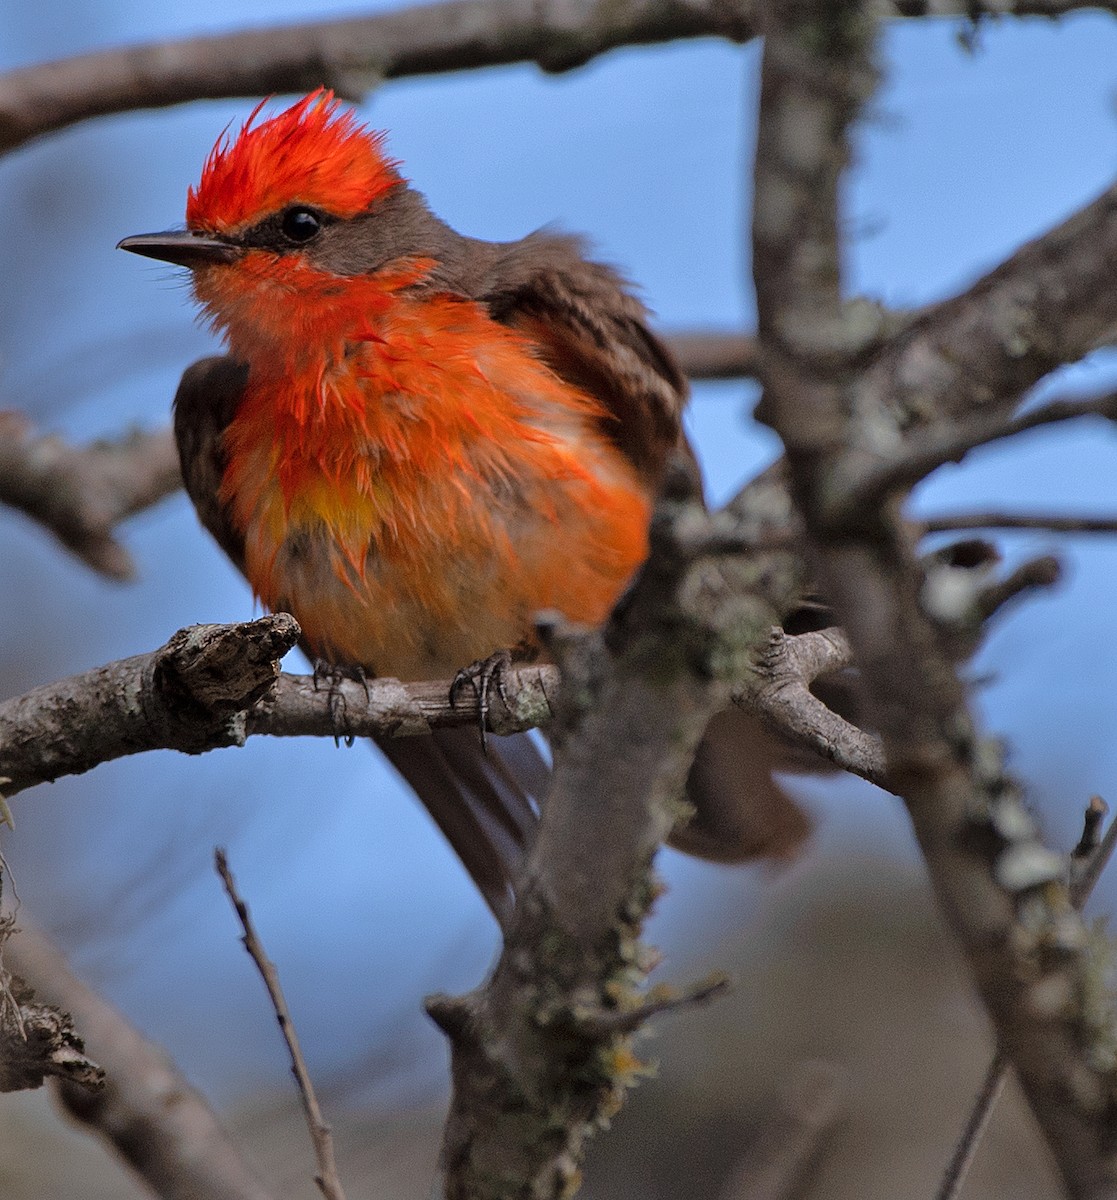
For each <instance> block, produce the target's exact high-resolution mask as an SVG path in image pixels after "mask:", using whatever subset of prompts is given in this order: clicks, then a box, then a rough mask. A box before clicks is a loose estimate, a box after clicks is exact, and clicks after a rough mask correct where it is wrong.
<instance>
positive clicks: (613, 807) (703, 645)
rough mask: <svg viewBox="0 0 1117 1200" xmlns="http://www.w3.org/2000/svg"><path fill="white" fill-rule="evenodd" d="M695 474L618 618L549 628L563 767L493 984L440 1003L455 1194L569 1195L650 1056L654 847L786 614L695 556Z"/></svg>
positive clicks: (673, 488) (677, 496) (662, 521)
mask: <svg viewBox="0 0 1117 1200" xmlns="http://www.w3.org/2000/svg"><path fill="white" fill-rule="evenodd" d="M683 478H684V477H682V476H681V475H677V476H676V478H675V479H674V480H673V481H672V483H671V485H670V494H669V496H668V497H667V498H666V499H665V500H664V501H662V502H661V503H660V505H659V507H658V508H657V512H656V516H655V519H654V520H653V525H652V537H651V542H652V550H651V555H650V558H649V560H648V562H647V564H646V565H645V567H644V568H643V569H642V571H641V572H640V574H639V576H638V577H637V580H636V581H635V583H634V585H633V587H632V589H631V590H630V591H629V593H628V594H627V595H626V597H625V600H624V602H623V603H622V604H621V605H619V606H618V610H617V611H616V612H615V613H614V614H613V616H612V618H611V619H610V621H609V624H608V625H607V627H606V629H605V630H604V631H603V632H601V633H592V634H583V635H576V634H574V633H572V632H570V631H569V630H566V629H564V628H563V627H562V626H561V625H557V626H556V627H555V628H554V629H553V630H552V632H551V636H550V638H549V641H550V648H551V649H552V651H553V652H554V653H555V654H556V655H557V656H558V658H559V660H560V663H561V665H562V667H563V677H564V680H565V684H564V687H563V691H562V693H561V694H560V695H561V699H560V705H559V711H558V713H557V714H556V719H555V721H554V723H553V725H552V734H553V737H554V744H555V770H554V776H553V782H552V787H551V791H550V793H549V795H548V798H547V803H546V804H545V805H544V807H543V811H542V814H541V818H540V824H539V831H538V834H537V836H536V840H535V843H534V845H533V847H532V849H531V851H530V853H529V857H528V861H527V865H526V868H525V875H524V880H523V882H522V885H521V887H520V888H519V889H518V893H519V899H518V902H517V905H516V909H515V911H514V913H513V917H512V923H511V926H510V928H509V930H508V932H507V934H506V937H505V945H504V951H503V953H502V955H501V958H500V961H499V963H498V964H497V966H496V968H495V970H494V973H493V975H492V977H491V979H490V980H489V981H488V983H487V984H486V985H485V986H484V987H483V988H482V989H481V990H480V991H478V992H475V993H472V994H470V995H468V996H465V997H461V998H458V999H453V1000H451V999H449V998H446V997H436V998H433V999H432V1000H431V1001H430V1002H429V1003H428V1008H429V1010H430V1012H431V1014H432V1016H433V1017H434V1018H435V1019H436V1021H437V1022H438V1023H439V1025H440V1026H441V1027H442V1028H443V1030H444V1031H445V1032H446V1033H447V1035H448V1037H449V1038H450V1041H451V1048H452V1072H453V1080H454V1096H453V1101H452V1104H451V1111H450V1116H449V1119H448V1122H447V1127H446V1135H445V1140H444V1143H443V1169H444V1171H445V1181H444V1182H445V1194H446V1196H447V1198H448V1200H466V1198H467V1197H468V1200H498V1198H499V1200H506V1198H507V1197H508V1196H511V1195H517V1196H528V1195H531V1196H539V1197H544V1196H559V1195H565V1194H569V1192H570V1190H571V1188H572V1186H573V1185H574V1181H575V1179H576V1177H577V1172H578V1170H579V1164H580V1161H581V1158H582V1155H583V1153H584V1148H585V1142H586V1140H587V1138H588V1137H589V1136H590V1134H591V1133H592V1132H593V1130H594V1129H595V1128H597V1127H599V1126H600V1124H601V1122H602V1121H603V1120H604V1119H605V1118H606V1117H607V1116H608V1114H610V1113H611V1112H612V1111H613V1110H614V1109H615V1108H616V1107H617V1106H618V1105H619V1103H620V1102H621V1099H622V1097H623V1094H624V1091H625V1089H626V1088H627V1087H628V1086H630V1085H631V1083H632V1082H633V1081H634V1079H635V1078H636V1077H637V1075H638V1074H639V1072H640V1070H641V1067H640V1064H639V1062H638V1060H636V1058H635V1057H634V1056H633V1054H632V1050H631V1047H630V1044H629V1041H628V1038H627V1036H626V1035H625V1033H624V1032H623V1029H618V1025H617V1022H616V1021H615V1020H613V1019H612V1018H613V1017H614V1015H615V1014H617V1013H620V1014H627V1013H629V1012H632V1011H635V1012H636V1013H638V1014H640V1015H645V1014H646V1012H647V1011H649V1010H648V1009H647V1008H646V1007H645V1005H646V1000H645V998H644V995H643V993H642V988H641V985H642V981H643V979H644V975H645V973H646V971H647V969H648V966H649V957H648V954H647V951H646V950H645V949H644V948H643V947H642V946H641V945H640V943H639V941H638V938H639V934H640V927H641V924H642V922H643V919H644V917H645V915H646V913H647V910H648V907H649V905H650V904H651V902H652V899H653V898H654V896H655V894H656V891H657V887H658V885H657V884H656V882H655V880H654V877H653V876H652V874H651V860H652V856H653V854H654V853H655V851H656V849H657V848H658V846H659V844H660V843H661V842H662V840H663V839H664V837H666V835H667V833H668V832H669V831H670V829H671V827H672V825H673V824H674V822H675V819H676V817H677V815H678V814H677V797H678V796H679V794H680V791H681V788H682V786H683V783H684V780H685V778H686V773H687V771H688V769H689V767H690V763H691V760H692V758H693V755H694V750H695V747H696V746H697V744H698V740H699V738H700V737H701V735H702V733H703V731H704V729H705V727H706V724H707V722H708V721H709V718H710V717H711V716H712V715H713V713H714V712H715V711H717V709H718V708H720V707H721V705H722V704H723V703H724V701H725V699H726V697H727V693H728V681H729V680H730V679H731V678H733V677H735V676H737V675H738V674H739V673H740V672H741V671H743V670H745V669H747V663H748V659H749V658H750V656H751V653H752V649H753V647H754V646H755V645H757V644H758V643H759V642H761V641H762V640H763V639H764V638H765V637H766V636H767V631H768V628H769V626H770V625H771V622H772V616H773V613H772V610H771V608H770V607H769V606H768V604H767V603H766V601H765V600H764V599H763V598H762V597H760V596H757V595H755V594H751V595H750V594H748V593H743V592H742V591H740V590H738V589H737V588H735V587H733V586H731V585H729V584H728V583H727V582H726V581H725V579H724V577H721V576H720V574H719V573H718V572H717V571H710V569H709V566H708V560H706V559H704V558H701V557H699V558H696V556H695V553H694V546H695V544H696V538H695V533H696V530H698V529H699V528H700V527H701V526H703V525H705V524H707V523H708V521H709V518H708V517H707V515H706V514H705V512H704V511H703V508H702V505H701V500H700V498H699V496H698V492H697V481H693V480H690V479H689V478H686V479H685V482H683ZM587 822H590V824H589V825H587ZM653 1007H654V1006H653ZM624 1024H628V1022H624Z"/></svg>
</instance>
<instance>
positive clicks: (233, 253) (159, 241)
mask: <svg viewBox="0 0 1117 1200" xmlns="http://www.w3.org/2000/svg"><path fill="white" fill-rule="evenodd" d="M116 248H117V249H118V250H131V252H132V253H133V254H142V255H143V256H144V257H145V258H157V259H159V260H160V261H161V262H169V263H175V264H176V265H177V266H180V267H205V266H209V265H211V264H213V263H230V262H233V261H235V260H236V259H237V258H239V257H240V254H241V250H240V247H239V246H234V245H233V244H232V243H230V242H224V241H222V240H221V239H220V238H215V237H210V236H209V235H208V234H204V233H193V232H191V231H190V230H189V229H170V230H168V231H167V232H166V233H137V234H136V235H135V236H134V237H126V238H124V240H123V241H120V242H117V244H116Z"/></svg>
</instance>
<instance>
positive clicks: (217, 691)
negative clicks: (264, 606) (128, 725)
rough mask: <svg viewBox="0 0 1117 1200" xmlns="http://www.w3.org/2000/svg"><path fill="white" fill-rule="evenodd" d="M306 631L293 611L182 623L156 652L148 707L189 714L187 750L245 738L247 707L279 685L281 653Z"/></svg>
mask: <svg viewBox="0 0 1117 1200" xmlns="http://www.w3.org/2000/svg"><path fill="white" fill-rule="evenodd" d="M301 632H302V631H301V630H300V629H299V625H298V622H297V621H296V620H295V618H294V617H292V616H291V615H290V614H288V613H275V614H273V615H271V616H267V617H261V618H259V619H258V620H256V621H245V622H242V623H240V624H237V625H192V626H189V627H188V628H186V629H180V630H179V631H178V632H177V633H176V634H175V635H174V636H173V637H172V638H171V639H170V641H168V642H167V644H166V645H165V646H164V647H163V648H162V650H160V651H157V652H156V654H155V655H154V656H153V657H152V660H151V663H150V666H149V669H148V671H147V673H146V678H145V687H144V707H145V709H146V710H147V712H148V714H149V716H150V717H151V719H152V720H159V719H160V718H161V717H162V718H163V719H165V718H166V717H168V716H169V717H171V718H172V719H173V718H176V717H179V718H181V719H182V720H181V722H180V723H181V725H182V727H183V731H184V734H185V743H184V744H182V745H180V749H183V750H184V751H186V752H187V753H190V752H191V751H192V749H196V750H197V751H202V750H209V749H212V748H213V747H214V746H215V745H218V744H221V745H243V744H244V740H245V736H246V729H245V713H246V712H247V711H248V710H249V709H251V708H252V707H253V706H254V705H255V704H256V703H257V702H258V701H260V700H262V699H263V698H264V697H265V696H267V695H268V693H269V692H270V691H271V690H272V688H274V686H275V683H276V681H277V680H278V678H279V661H280V659H281V658H282V657H283V656H284V655H285V654H286V653H287V651H288V650H290V649H291V648H292V647H293V646H294V645H295V644H296V643H297V642H298V639H299V637H300V635H301ZM215 737H217V738H218V740H217V741H215Z"/></svg>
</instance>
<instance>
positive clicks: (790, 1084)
mask: <svg viewBox="0 0 1117 1200" xmlns="http://www.w3.org/2000/svg"><path fill="white" fill-rule="evenodd" d="M840 1115H841V1081H840V1078H839V1075H838V1072H837V1070H836V1068H835V1067H834V1066H833V1065H832V1064H830V1063H827V1062H802V1063H798V1064H797V1065H796V1066H795V1068H794V1069H793V1070H792V1072H791V1077H790V1078H789V1079H788V1080H787V1081H786V1082H785V1083H784V1085H783V1086H782V1087H781V1088H780V1092H779V1095H778V1096H777V1097H776V1102H775V1104H774V1105H773V1106H772V1110H771V1112H769V1113H768V1114H766V1115H765V1117H764V1118H763V1120H762V1123H761V1125H760V1128H759V1129H758V1130H757V1132H756V1134H755V1136H754V1137H753V1139H752V1144H751V1145H750V1146H749V1147H748V1149H746V1150H745V1152H744V1153H743V1154H742V1155H741V1159H740V1162H739V1163H738V1164H737V1167H736V1169H735V1170H734V1172H733V1175H732V1177H731V1178H730V1180H729V1182H728V1184H727V1185H726V1186H725V1188H724V1189H723V1190H722V1193H721V1200H793V1198H794V1197H795V1196H799V1195H802V1194H803V1192H802V1186H803V1180H804V1176H805V1175H806V1173H807V1171H809V1170H810V1167H811V1164H812V1163H813V1161H814V1160H815V1159H816V1158H817V1156H818V1153H819V1151H820V1149H821V1147H822V1143H823V1141H824V1140H825V1138H826V1136H827V1134H829V1133H830V1131H831V1130H832V1129H833V1128H834V1125H835V1124H836V1123H837V1121H838V1118H839V1117H840Z"/></svg>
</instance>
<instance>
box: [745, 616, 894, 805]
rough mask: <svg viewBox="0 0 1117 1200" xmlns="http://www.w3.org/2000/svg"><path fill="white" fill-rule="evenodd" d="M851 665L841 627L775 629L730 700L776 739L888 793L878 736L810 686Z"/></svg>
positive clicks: (888, 787) (851, 658)
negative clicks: (764, 723) (761, 721)
mask: <svg viewBox="0 0 1117 1200" xmlns="http://www.w3.org/2000/svg"><path fill="white" fill-rule="evenodd" d="M852 663H853V654H852V651H851V649H850V646H849V642H848V640H847V639H846V636H845V634H843V633H842V631H841V630H840V629H825V630H821V631H820V632H818V633H801V634H799V635H797V636H795V637H791V636H789V635H788V634H786V633H785V632H784V631H783V630H782V629H780V628H778V627H777V628H775V629H773V630H772V632H771V635H770V637H769V640H768V645H767V647H766V649H765V651H764V654H763V656H762V658H761V659H760V662H759V663H758V664H757V668H756V671H755V673H754V674H753V675H752V676H751V677H750V678H749V679H748V680H747V681H746V682H745V683H743V684H742V685H741V686H740V687H738V688H736V689H735V690H734V692H733V700H734V702H735V703H737V704H741V705H742V706H743V707H746V708H748V709H749V710H750V711H754V712H758V713H759V714H760V715H761V716H763V717H764V718H765V720H767V722H768V723H769V725H770V726H771V727H772V729H773V730H775V732H776V733H778V734H779V735H780V737H783V738H786V739H789V740H790V741H793V742H794V743H795V744H796V745H797V746H801V747H803V748H804V749H807V750H811V751H813V752H814V753H815V754H817V755H818V756H819V757H820V758H822V759H825V760H826V761H828V762H832V763H833V764H834V765H835V766H837V767H841V769H842V770H843V771H849V772H850V773H851V774H853V775H859V776H860V777H861V778H862V779H867V780H868V781H869V782H870V783H875V784H877V785H878V786H879V787H882V788H885V789H886V790H888V791H891V790H893V789H892V787H891V786H890V784H889V780H888V777H887V776H888V770H887V766H886V764H885V761H884V748H883V746H882V745H881V742H880V739H879V738H878V737H875V736H874V735H873V734H871V733H866V732H865V731H864V730H863V729H859V728H858V727H857V726H856V725H854V724H852V723H851V722H850V721H847V720H845V719H844V718H843V717H841V716H839V715H838V714H837V713H836V712H834V711H833V710H832V709H830V708H828V707H827V706H826V704H824V703H823V701H822V700H820V699H819V698H818V697H817V696H815V695H814V694H813V693H812V692H811V690H810V686H811V684H812V683H814V682H815V680H817V679H818V678H819V677H820V676H823V675H826V674H829V673H831V672H834V671H840V670H841V669H842V668H845V667H849V666H851V665H852Z"/></svg>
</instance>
